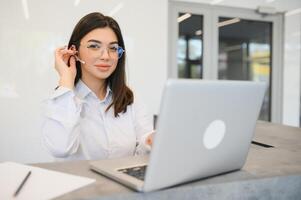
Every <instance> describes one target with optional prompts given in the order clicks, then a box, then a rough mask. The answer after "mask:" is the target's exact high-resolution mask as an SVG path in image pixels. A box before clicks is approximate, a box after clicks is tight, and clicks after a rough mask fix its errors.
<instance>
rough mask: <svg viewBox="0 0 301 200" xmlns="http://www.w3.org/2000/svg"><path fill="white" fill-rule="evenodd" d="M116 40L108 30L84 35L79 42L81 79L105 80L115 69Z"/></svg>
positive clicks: (116, 57) (116, 56)
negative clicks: (81, 62) (81, 61)
mask: <svg viewBox="0 0 301 200" xmlns="http://www.w3.org/2000/svg"><path fill="white" fill-rule="evenodd" d="M116 47H118V40H117V37H116V35H115V33H114V31H113V30H112V29H111V28H109V27H106V28H97V29H94V30H92V31H91V32H89V33H88V34H87V35H85V36H84V37H83V38H82V39H81V41H80V47H79V57H80V59H81V60H83V61H85V64H81V69H82V76H83V78H92V79H98V80H105V79H106V78H108V77H109V76H110V75H111V74H112V73H113V72H114V70H115V69H116V66H117V63H118V54H117V53H116V51H115V50H116V49H115V48H116Z"/></svg>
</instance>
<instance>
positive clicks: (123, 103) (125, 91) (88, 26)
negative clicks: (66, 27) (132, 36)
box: [68, 12, 134, 117]
mask: <svg viewBox="0 0 301 200" xmlns="http://www.w3.org/2000/svg"><path fill="white" fill-rule="evenodd" d="M106 27H109V28H111V29H112V30H113V31H114V33H115V34H116V36H117V40H118V45H119V46H121V47H122V48H123V49H124V50H125V46H124V41H123V37H122V34H121V30H120V28H119V25H118V23H117V22H116V21H115V20H114V19H113V18H111V17H109V16H104V15H103V14H101V13H98V12H93V13H90V14H88V15H86V16H84V17H83V18H82V19H81V20H80V21H79V22H78V23H77V25H76V26H75V28H74V30H73V32H72V35H71V37H70V40H69V43H68V48H70V47H71V45H75V46H76V49H79V46H80V41H81V39H82V38H83V37H84V36H85V35H86V34H88V33H89V32H90V31H92V30H94V29H96V28H106ZM125 57H126V52H124V54H123V55H122V57H121V58H120V59H119V60H118V63H117V67H116V69H115V71H114V72H113V73H112V74H111V75H110V76H109V77H108V78H107V79H106V81H105V83H106V86H109V87H110V88H111V90H112V94H113V98H112V103H111V104H110V105H109V106H108V107H107V109H106V111H108V110H109V109H110V108H111V107H112V106H113V108H114V116H115V117H118V116H119V113H122V112H126V110H127V106H128V105H131V104H132V103H133V101H134V95H133V92H132V91H131V89H130V88H128V87H127V85H126V78H125ZM76 70H77V73H76V77H75V81H74V85H76V84H77V82H78V81H79V79H80V78H81V76H82V71H81V64H80V62H78V61H77V62H76Z"/></svg>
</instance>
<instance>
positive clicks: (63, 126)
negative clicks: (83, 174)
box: [42, 80, 153, 160]
mask: <svg viewBox="0 0 301 200" xmlns="http://www.w3.org/2000/svg"><path fill="white" fill-rule="evenodd" d="M111 102H112V91H111V90H110V88H109V87H108V88H107V93H106V96H105V98H104V100H100V99H99V98H98V97H97V96H96V95H95V93H93V92H92V91H91V90H90V89H89V88H88V87H87V86H86V85H85V84H84V83H83V82H82V81H81V80H80V81H79V82H78V83H77V84H76V87H75V89H74V90H70V89H67V88H64V87H59V88H58V89H57V90H55V91H54V93H53V95H52V96H51V97H50V98H49V99H47V100H46V101H45V107H44V108H45V110H44V122H43V125H42V134H43V143H44V144H45V146H46V148H47V149H48V150H49V151H50V153H51V154H52V155H53V156H54V157H57V158H64V159H67V160H70V159H71V160H77V159H85V160H97V159H106V158H116V157H124V156H131V155H135V154H145V153H147V152H149V149H150V148H149V146H148V145H146V144H145V139H146V137H147V136H148V135H149V134H150V133H151V132H152V131H153V123H152V116H151V115H149V114H148V113H147V112H146V110H145V107H144V106H143V105H142V104H141V102H139V100H137V98H136V97H135V98H134V103H133V104H131V105H129V106H127V111H126V112H125V113H119V117H115V116H114V112H113V106H112V107H111V108H110V109H109V110H108V111H107V112H105V110H106V108H107V107H108V105H110V103H111Z"/></svg>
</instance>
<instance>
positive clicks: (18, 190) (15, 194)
mask: <svg viewBox="0 0 301 200" xmlns="http://www.w3.org/2000/svg"><path fill="white" fill-rule="evenodd" d="M30 174H31V171H29V172H28V173H27V175H26V176H25V178H24V179H23V181H22V183H21V184H20V185H19V187H18V189H17V190H16V192H15V193H14V197H15V196H17V195H18V194H19V192H20V190H21V189H22V187H23V185H24V184H25V182H26V181H27V179H28V178H29V176H30Z"/></svg>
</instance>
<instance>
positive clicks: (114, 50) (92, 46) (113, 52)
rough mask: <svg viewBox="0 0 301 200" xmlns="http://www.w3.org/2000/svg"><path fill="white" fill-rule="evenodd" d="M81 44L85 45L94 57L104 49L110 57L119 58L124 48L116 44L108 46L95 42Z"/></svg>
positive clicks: (98, 55) (99, 55) (101, 53)
mask: <svg viewBox="0 0 301 200" xmlns="http://www.w3.org/2000/svg"><path fill="white" fill-rule="evenodd" d="M81 45H83V46H85V47H86V48H87V49H88V50H89V53H91V55H92V56H94V57H101V56H102V55H103V52H104V50H106V51H107V53H108V54H109V56H110V58H117V57H118V59H120V58H121V57H122V55H123V53H124V49H123V48H122V47H120V46H119V45H118V44H110V45H109V46H105V45H102V44H100V43H96V42H87V43H86V44H81Z"/></svg>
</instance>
